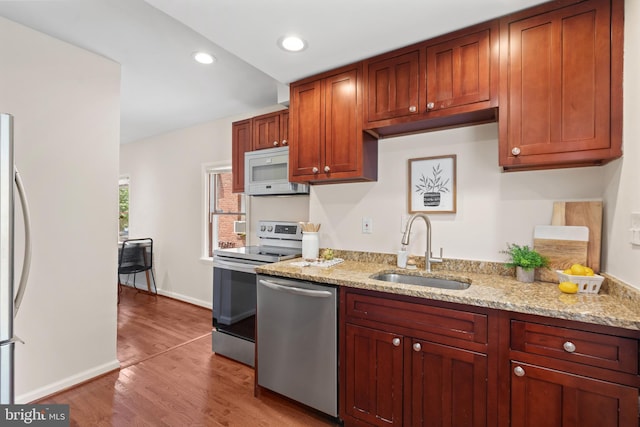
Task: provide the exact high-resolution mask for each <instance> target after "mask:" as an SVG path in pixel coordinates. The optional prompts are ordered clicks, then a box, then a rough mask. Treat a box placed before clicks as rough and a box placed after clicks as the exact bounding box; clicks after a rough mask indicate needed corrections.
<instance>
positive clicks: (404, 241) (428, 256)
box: [402, 213, 442, 273]
mask: <svg viewBox="0 0 640 427" xmlns="http://www.w3.org/2000/svg"><path fill="white" fill-rule="evenodd" d="M416 218H422V219H424V222H425V224H426V225H427V250H426V252H425V254H424V268H425V270H426V271H427V272H429V273H430V272H431V263H432V262H442V248H440V258H432V257H431V221H430V220H429V217H428V216H427V215H425V214H423V213H417V214H413V215H412V216H411V218H409V221H407V228H405V230H404V234H403V235H402V245H403V246H406V245H408V244H409V235H410V234H411V226H412V225H413V221H415V220H416Z"/></svg>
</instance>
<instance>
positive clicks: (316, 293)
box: [260, 279, 332, 298]
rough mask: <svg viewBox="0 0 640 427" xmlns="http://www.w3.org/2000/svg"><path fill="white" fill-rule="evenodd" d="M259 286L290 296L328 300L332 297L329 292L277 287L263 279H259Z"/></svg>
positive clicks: (277, 285)
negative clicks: (286, 293) (289, 294)
mask: <svg viewBox="0 0 640 427" xmlns="http://www.w3.org/2000/svg"><path fill="white" fill-rule="evenodd" d="M260 284H262V285H264V286H266V287H268V288H271V289H274V290H276V291H283V292H289V293H291V294H296V295H303V296H307V297H314V298H329V297H331V295H332V294H331V292H329V291H314V290H312V289H304V288H296V287H294V286H288V285H279V284H277V283H274V282H270V281H268V280H264V279H260Z"/></svg>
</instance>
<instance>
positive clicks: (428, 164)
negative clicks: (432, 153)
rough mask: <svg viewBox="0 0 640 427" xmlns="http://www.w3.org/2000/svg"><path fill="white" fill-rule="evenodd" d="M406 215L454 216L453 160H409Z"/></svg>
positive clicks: (454, 175) (432, 158) (444, 158)
mask: <svg viewBox="0 0 640 427" xmlns="http://www.w3.org/2000/svg"><path fill="white" fill-rule="evenodd" d="M408 190H409V191H408V193H409V194H408V200H409V213H416V212H426V213H455V212H456V156H455V154H451V155H448V156H437V157H422V158H419V159H409V183H408Z"/></svg>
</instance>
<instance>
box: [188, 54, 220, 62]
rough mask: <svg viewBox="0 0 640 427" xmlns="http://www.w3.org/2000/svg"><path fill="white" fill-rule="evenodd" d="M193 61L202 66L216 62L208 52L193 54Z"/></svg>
mask: <svg viewBox="0 0 640 427" xmlns="http://www.w3.org/2000/svg"><path fill="white" fill-rule="evenodd" d="M193 59H195V60H196V62H199V63H201V64H213V62H214V61H215V60H216V58H215V57H214V56H213V55H211V54H210V53H207V52H196V53H194V54H193Z"/></svg>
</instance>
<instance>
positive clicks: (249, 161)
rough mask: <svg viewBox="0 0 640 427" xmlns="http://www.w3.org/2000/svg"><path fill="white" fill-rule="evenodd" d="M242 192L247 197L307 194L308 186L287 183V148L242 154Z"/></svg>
mask: <svg viewBox="0 0 640 427" xmlns="http://www.w3.org/2000/svg"><path fill="white" fill-rule="evenodd" d="M244 192H245V194H247V195H249V196H273V195H284V194H309V184H298V183H293V182H289V147H277V148H267V149H265V150H256V151H248V152H246V153H245V154H244Z"/></svg>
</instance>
